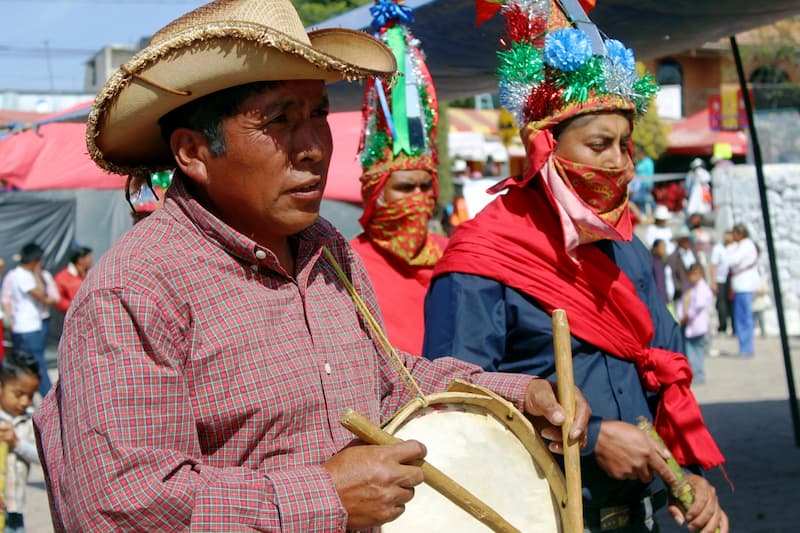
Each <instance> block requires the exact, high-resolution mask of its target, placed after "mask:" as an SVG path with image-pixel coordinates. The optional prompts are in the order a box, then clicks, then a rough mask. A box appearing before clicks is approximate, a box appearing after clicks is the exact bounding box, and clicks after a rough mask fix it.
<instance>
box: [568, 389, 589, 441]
mask: <svg viewBox="0 0 800 533" xmlns="http://www.w3.org/2000/svg"><path fill="white" fill-rule="evenodd" d="M591 415H592V409H591V407H589V402H587V401H586V398H584V397H583V393H581V391H580V389H579V388H578V387H575V420H573V422H572V428H571V429H570V432H569V438H571V439H572V440H579V439H580V440H581V448H583V447H585V446H586V439H587V437H588V436H587V435H586V427H587V426H588V425H589V417H590V416H591Z"/></svg>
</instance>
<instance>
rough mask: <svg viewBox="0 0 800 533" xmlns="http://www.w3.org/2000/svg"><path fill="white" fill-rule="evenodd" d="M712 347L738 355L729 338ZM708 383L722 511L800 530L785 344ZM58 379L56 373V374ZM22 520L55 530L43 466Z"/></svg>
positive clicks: (786, 531)
mask: <svg viewBox="0 0 800 533" xmlns="http://www.w3.org/2000/svg"><path fill="white" fill-rule="evenodd" d="M790 344H791V347H792V352H793V363H794V370H795V376H796V379H795V384H796V385H795V386H796V387H798V388H800V380H799V379H797V376H798V374H800V339H797V338H795V339H792V341H791V343H790ZM712 346H713V347H715V348H717V349H719V350H721V351H722V352H723V353H731V354H733V353H736V351H737V350H736V342H735V341H734V340H733V339H731V338H730V337H725V338H718V339H715V340H714V341H713V343H712ZM705 362H706V375H707V382H706V384H704V385H699V386H697V387H695V394H696V395H697V398H698V400H699V401H700V403H701V405H702V407H703V413H704V415H705V418H706V422H707V424H708V426H709V427H710V428H711V432H712V433H713V434H714V436H715V437H716V438H717V441H718V443H719V445H720V447H721V448H722V451H723V453H724V454H725V455H726V457H727V461H728V462H727V465H726V469H727V472H728V475H729V476H730V479H731V481H732V482H733V483H734V485H735V492H734V491H731V489H730V488H729V487H728V485H727V483H726V482H725V480H724V478H723V477H722V474H721V473H720V471H719V470H718V469H717V470H714V471H712V472H711V473H710V474H709V477H710V479H711V480H712V482H713V483H714V484H715V485H716V486H717V488H718V491H719V493H720V498H721V500H722V503H723V506H724V507H725V509H726V510H727V512H728V514H729V515H730V517H731V522H732V530H733V531H734V532H739V533H791V532H795V531H800V525H799V524H800V505H798V503H797V502H798V491H800V448H798V446H797V445H796V444H795V438H794V433H793V428H792V420H791V415H790V411H789V402H788V386H787V381H786V374H785V372H784V362H783V356H782V351H781V347H780V342H779V341H778V339H777V338H774V337H770V338H767V339H756V356H755V357H754V358H752V359H747V360H742V359H737V358H735V357H732V356H725V355H722V356H720V357H716V358H707V359H706V361H705ZM51 372H52V373H53V374H54V377H55V370H51ZM25 522H26V525H27V531H28V532H29V533H49V532H51V531H53V529H52V526H51V524H50V513H49V508H48V505H47V496H46V493H45V490H44V482H43V479H42V473H41V469H40V468H38V467H34V469H33V472H32V475H31V480H30V488H29V491H28V508H27V511H26V512H25ZM659 522H660V523H661V524H662V529H663V530H664V531H665V532H666V533H672V532H678V531H686V529H685V528H678V527H677V526H675V525H674V524H672V523H671V519H670V518H669V517H668V516H667V515H666V514H665V513H662V514H661V515H660V520H659Z"/></svg>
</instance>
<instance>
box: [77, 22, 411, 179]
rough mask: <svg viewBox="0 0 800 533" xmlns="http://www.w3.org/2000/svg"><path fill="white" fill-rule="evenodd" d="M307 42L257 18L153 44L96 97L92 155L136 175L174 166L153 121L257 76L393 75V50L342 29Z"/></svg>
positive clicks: (90, 134)
mask: <svg viewBox="0 0 800 533" xmlns="http://www.w3.org/2000/svg"><path fill="white" fill-rule="evenodd" d="M308 40H309V41H310V44H308V43H304V42H301V41H299V40H298V39H295V38H292V37H291V36H289V35H287V34H285V33H282V32H280V31H277V30H274V29H272V28H268V27H265V26H263V25H260V24H249V25H248V24H247V23H243V22H241V21H237V22H235V23H231V24H226V23H219V22H216V23H213V24H208V25H206V26H200V27H193V28H191V30H189V31H185V32H183V33H180V34H177V35H174V36H172V37H171V38H169V39H167V40H164V41H160V42H158V43H157V44H151V45H150V46H148V47H147V48H145V49H143V50H142V51H141V52H139V53H138V54H136V55H135V56H134V57H133V58H132V59H131V60H130V61H129V62H128V63H127V64H126V65H124V67H123V68H120V70H118V71H117V72H116V73H115V74H114V75H113V76H112V77H111V78H110V79H109V80H108V82H107V83H106V85H105V86H104V87H103V89H102V90H101V91H100V93H99V94H98V95H97V97H96V99H95V102H94V105H93V107H92V110H91V113H90V114H89V118H88V122H87V130H86V135H87V146H88V149H89V155H90V156H91V157H92V159H94V161H95V162H96V163H97V164H98V165H99V166H100V167H102V168H104V169H105V170H108V171H109V172H113V173H115V174H122V175H141V174H146V173H148V172H151V171H154V170H161V169H166V168H172V167H174V166H175V162H174V158H173V156H172V154H171V151H170V148H169V146H168V145H167V143H166V142H165V141H164V139H163V138H162V136H161V130H160V128H159V126H158V120H159V119H160V118H161V117H163V116H164V115H165V114H167V113H168V112H170V111H172V110H173V109H176V108H178V107H180V106H182V105H184V104H187V103H189V102H191V101H193V100H196V99H197V98H201V97H203V96H206V95H208V94H211V93H214V92H216V91H220V90H223V89H227V88H230V87H234V86H237V85H242V84H246V83H252V82H257V81H281V80H322V81H325V82H326V83H330V82H334V81H339V80H342V79H347V80H354V79H358V78H364V77H367V76H382V77H385V76H390V75H391V74H393V73H394V71H395V68H396V63H395V58H394V55H393V54H392V53H391V51H390V50H389V49H388V48H386V46H384V45H383V44H382V43H380V42H379V41H377V40H376V39H374V38H372V37H371V36H370V35H368V34H366V33H364V32H360V31H355V30H348V29H342V28H331V29H323V30H317V31H312V32H309V33H308Z"/></svg>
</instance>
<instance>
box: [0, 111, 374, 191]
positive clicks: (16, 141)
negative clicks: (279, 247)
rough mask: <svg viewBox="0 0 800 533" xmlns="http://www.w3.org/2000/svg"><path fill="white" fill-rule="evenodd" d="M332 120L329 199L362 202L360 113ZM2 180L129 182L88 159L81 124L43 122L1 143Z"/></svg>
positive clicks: (75, 185) (75, 184) (87, 185)
mask: <svg viewBox="0 0 800 533" xmlns="http://www.w3.org/2000/svg"><path fill="white" fill-rule="evenodd" d="M329 122H330V126H331V131H332V132H333V139H334V142H333V144H334V150H333V156H332V157H331V167H330V172H329V173H328V184H327V187H326V190H325V197H326V198H330V199H333V200H343V201H347V202H361V185H360V183H359V181H358V178H359V176H360V175H361V165H360V163H359V161H358V141H359V135H360V132H361V113H360V112H348V113H332V114H331V115H330V117H329ZM0 180H3V181H5V182H7V183H8V184H9V185H12V186H14V187H16V188H18V189H21V190H47V189H122V187H123V186H124V184H125V177H124V176H117V175H115V174H108V173H106V172H104V171H103V170H101V169H100V168H99V167H98V166H97V165H95V164H94V162H93V161H92V160H91V158H89V155H88V153H87V151H86V124H84V123H81V122H54V123H50V124H43V125H41V126H39V127H38V128H34V129H29V130H26V131H23V132H21V133H17V134H12V135H9V136H8V137H5V138H4V139H0Z"/></svg>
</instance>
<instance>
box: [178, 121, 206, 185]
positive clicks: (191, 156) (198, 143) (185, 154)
mask: <svg viewBox="0 0 800 533" xmlns="http://www.w3.org/2000/svg"><path fill="white" fill-rule="evenodd" d="M169 145H170V148H171V149H172V153H173V155H174V157H175V163H176V164H177V165H178V168H179V169H180V170H181V172H183V174H184V175H186V177H188V178H189V179H191V180H192V181H194V182H196V183H199V184H203V183H206V181H207V180H208V170H207V167H206V162H207V161H208V159H209V158H210V157H212V155H211V150H209V147H208V141H207V140H206V138H205V137H204V136H203V135H202V134H201V133H199V132H196V131H194V130H190V129H188V128H178V129H176V130H175V131H173V132H172V135H170V138H169Z"/></svg>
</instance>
